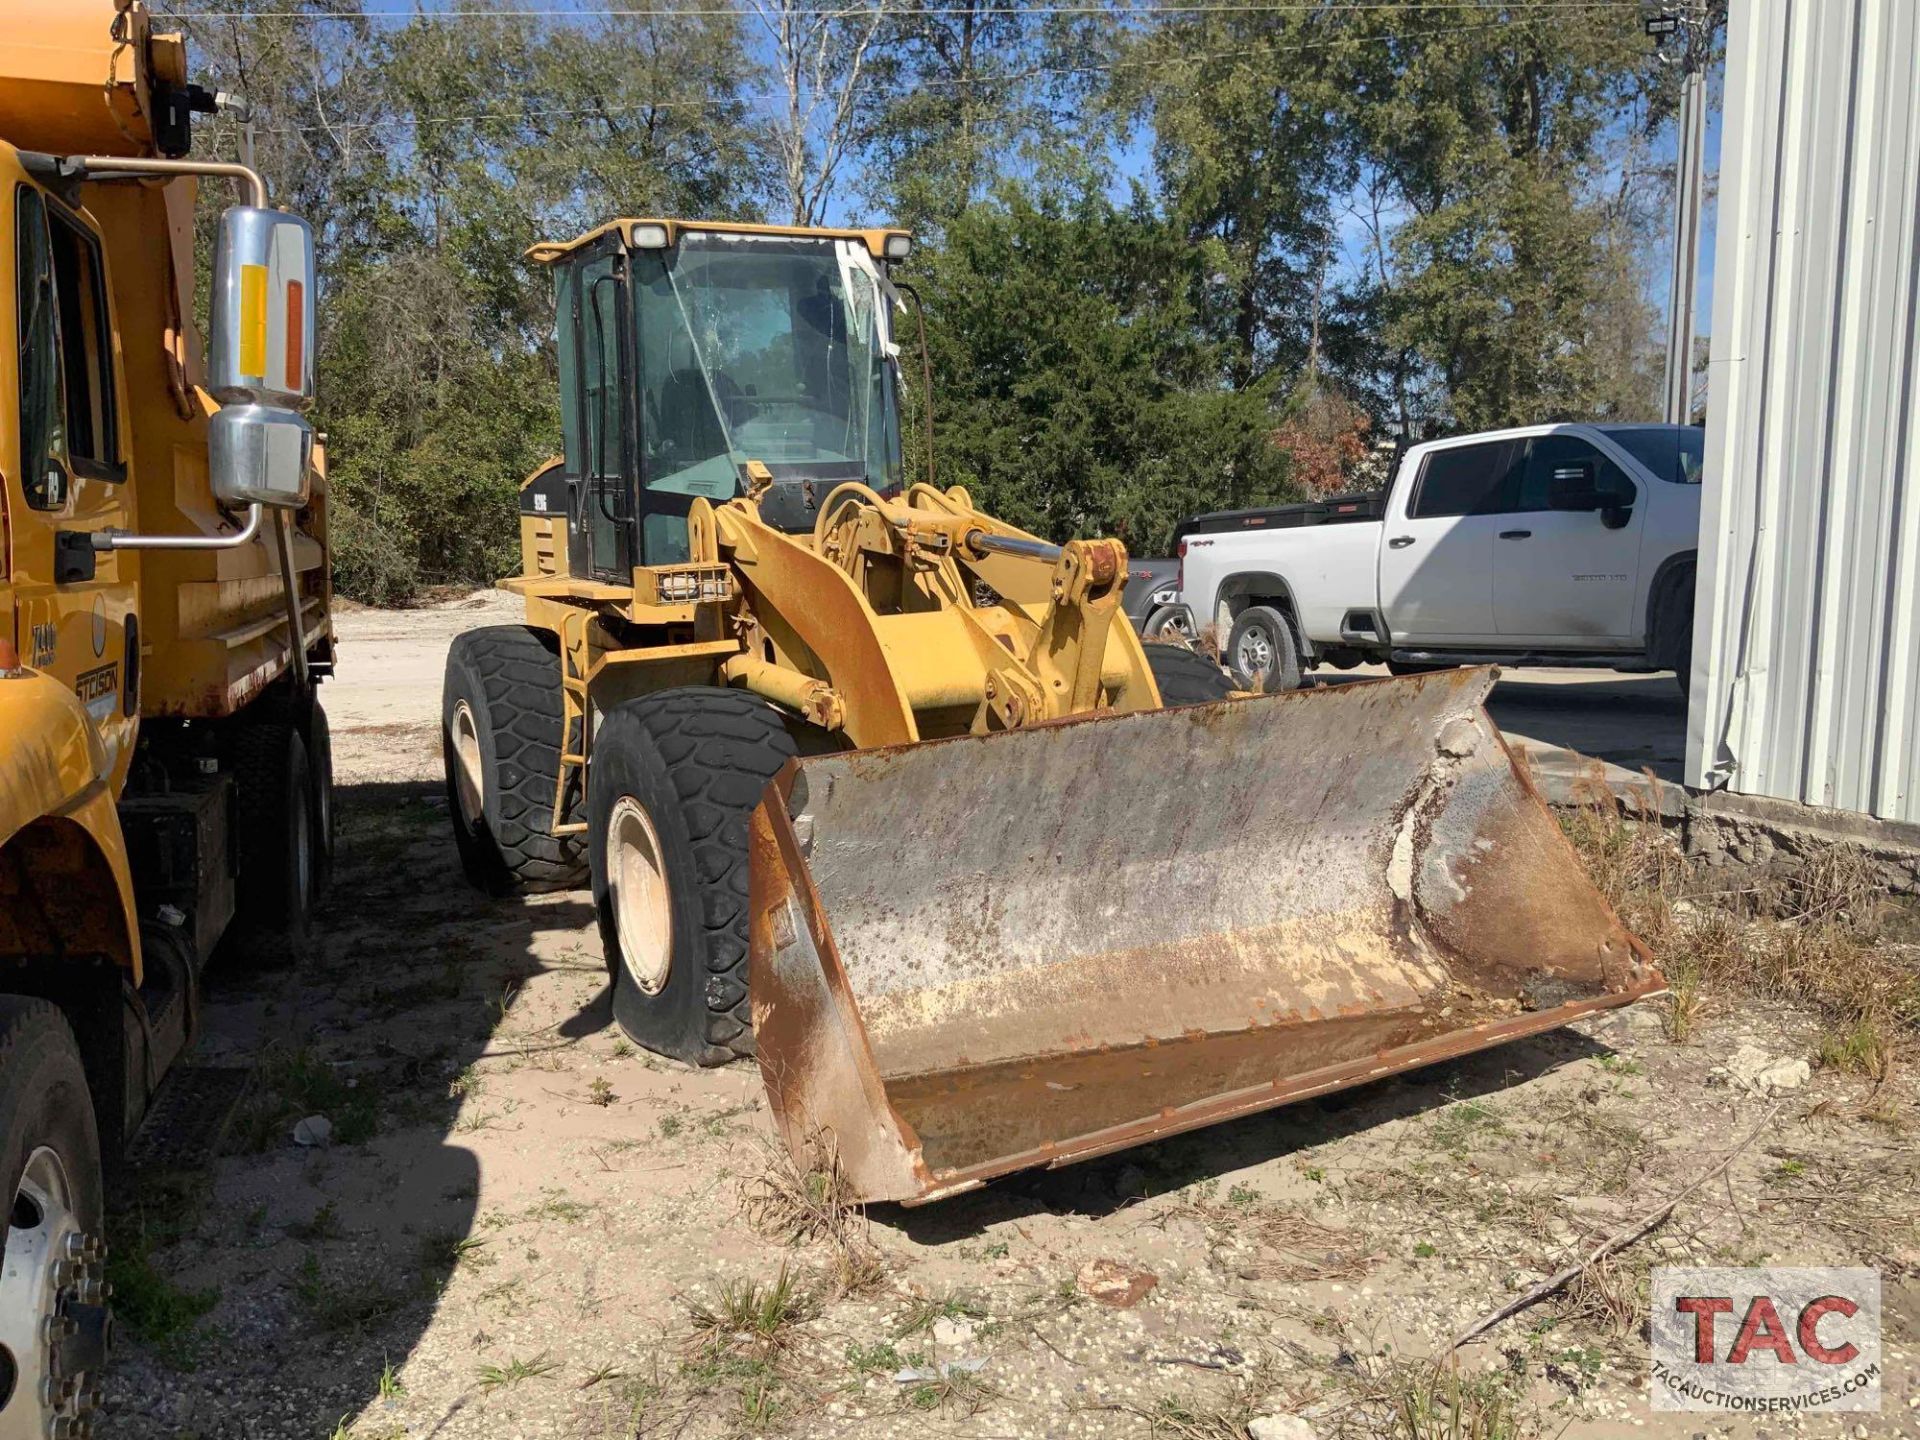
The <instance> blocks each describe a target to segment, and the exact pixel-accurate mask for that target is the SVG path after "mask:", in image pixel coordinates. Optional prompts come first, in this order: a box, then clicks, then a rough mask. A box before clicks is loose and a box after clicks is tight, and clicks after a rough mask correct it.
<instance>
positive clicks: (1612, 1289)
mask: <svg viewBox="0 0 1920 1440" xmlns="http://www.w3.org/2000/svg"><path fill="white" fill-rule="evenodd" d="M1647 1284H1648V1276H1647V1271H1646V1270H1645V1269H1644V1268H1636V1267H1635V1266H1634V1265H1633V1264H1632V1263H1631V1262H1629V1261H1627V1260H1625V1259H1622V1258H1621V1257H1620V1256H1617V1255H1603V1256H1601V1258H1600V1259H1598V1260H1596V1261H1594V1262H1593V1263H1592V1264H1591V1265H1588V1266H1586V1267H1585V1268H1584V1269H1582V1270H1581V1271H1580V1273H1579V1274H1578V1275H1576V1276H1574V1277H1573V1279H1572V1280H1570V1281H1568V1282H1567V1287H1566V1289H1565V1290H1563V1291H1561V1292H1560V1295H1559V1296H1558V1298H1557V1301H1556V1304H1557V1306H1558V1309H1559V1312H1560V1314H1561V1315H1562V1316H1564V1317H1565V1318H1566V1319H1568V1320H1576V1321H1580V1322H1582V1323H1584V1324H1587V1325H1590V1326H1592V1327H1593V1328H1595V1329H1597V1330H1600V1331H1602V1332H1604V1333H1605V1334H1607V1335H1609V1336H1610V1337H1612V1338H1613V1339H1614V1340H1616V1341H1618V1340H1625V1339H1627V1338H1628V1337H1630V1336H1633V1335H1637V1334H1638V1333H1639V1332H1640V1328H1641V1326H1642V1325H1643V1324H1645V1323H1646V1318H1647V1304H1648V1299H1647V1296H1648V1289H1647Z"/></svg>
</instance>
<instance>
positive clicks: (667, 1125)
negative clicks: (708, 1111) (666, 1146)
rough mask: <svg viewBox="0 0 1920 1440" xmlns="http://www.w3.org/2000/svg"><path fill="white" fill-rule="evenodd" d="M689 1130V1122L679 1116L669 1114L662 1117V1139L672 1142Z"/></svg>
mask: <svg viewBox="0 0 1920 1440" xmlns="http://www.w3.org/2000/svg"><path fill="white" fill-rule="evenodd" d="M686 1128H687V1122H686V1121H685V1119H683V1118H682V1117H681V1116H679V1115H674V1114H667V1115H662V1116H661V1117H660V1138H661V1139H662V1140H671V1139H673V1137H674V1136H676V1135H678V1134H679V1133H680V1132H681V1131H682V1130H684V1129H686Z"/></svg>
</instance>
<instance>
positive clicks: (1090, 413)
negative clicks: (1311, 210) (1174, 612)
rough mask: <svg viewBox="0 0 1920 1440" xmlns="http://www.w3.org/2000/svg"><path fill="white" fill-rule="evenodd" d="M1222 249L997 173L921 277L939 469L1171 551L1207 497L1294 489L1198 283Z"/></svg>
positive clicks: (1045, 524) (1055, 516)
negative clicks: (1179, 527) (1210, 327)
mask: <svg viewBox="0 0 1920 1440" xmlns="http://www.w3.org/2000/svg"><path fill="white" fill-rule="evenodd" d="M1216 248H1217V247H1213V246H1210V245H1196V244H1193V243H1191V242H1190V241H1189V240H1188V238H1187V237H1186V236H1185V235H1184V234H1183V233H1182V232H1181V230H1180V228H1179V227H1177V226H1175V225H1172V224H1170V223H1168V222H1166V221H1165V220H1163V219H1161V218H1159V217H1157V216H1155V215H1154V214H1153V213H1152V211H1151V210H1150V208H1149V207H1148V206H1147V205H1146V203H1145V201H1144V199H1142V198H1140V197H1136V200H1135V203H1134V204H1133V205H1132V206H1130V207H1128V208H1124V209H1123V208H1119V207H1116V206H1114V205H1113V204H1111V203H1110V202H1108V201H1107V200H1105V199H1103V198H1101V197H1099V196H1098V195H1088V194H1083V195H1081V196H1080V197H1078V198H1076V199H1072V200H1064V199H1058V198H1039V197H1035V196H1032V195H1028V194H1025V193H1023V192H1021V191H1019V190H1013V189H1003V190H1002V192H1001V193H1000V194H999V195H998V196H997V197H996V198H995V199H993V200H991V201H987V202H983V203H980V204H976V205H973V206H971V207H969V208H968V209H967V210H965V211H963V212H962V213H961V214H960V215H958V216H956V217H955V218H954V219H953V221H952V222H951V223H950V224H949V226H948V227H947V234H946V243H945V245H944V247H942V248H941V249H940V250H938V251H937V252H931V253H929V254H928V255H927V257H926V259H925V260H924V262H923V263H922V265H921V266H920V271H919V274H918V275H917V277H916V279H917V282H918V283H919V284H920V285H921V287H922V290H923V293H924V294H925V297H926V303H927V312H928V323H929V328H930V345H931V349H932V353H933V362H934V373H935V377H936V378H935V385H936V396H935V424H936V454H937V474H938V477H939V480H940V483H942V484H962V485H966V486H967V487H968V488H969V489H970V490H971V491H972V492H973V494H974V496H975V499H976V500H977V501H978V502H979V503H981V504H983V505H984V506H985V507H986V508H987V509H989V510H990V511H992V512H993V513H995V514H998V515H1000V516H1003V517H1004V518H1006V519H1007V520H1009V521H1011V522H1012V523H1014V524H1017V525H1021V526H1024V527H1026V528H1028V529H1030V530H1033V531H1035V532H1036V533H1038V534H1042V535H1047V536H1051V537H1053V538H1055V539H1064V538H1067V537H1070V536H1075V535H1095V534H1102V533H1111V534H1117V535H1119V536H1121V537H1122V538H1123V539H1125V540H1126V542H1127V543H1128V545H1129V546H1130V547H1132V548H1133V549H1134V550H1135V551H1137V552H1138V553H1141V554H1151V553H1164V552H1165V549H1166V547H1167V545H1168V543H1169V541H1170V539H1171V535H1172V531H1173V527H1174V526H1175V525H1176V524H1178V523H1179V521H1180V520H1182V519H1184V518H1185V517H1186V516H1188V515H1191V514H1193V513H1194V512H1196V511H1199V510H1206V509H1214V508H1218V507H1221V506H1233V505H1249V504H1259V503H1266V502H1271V501H1274V500H1278V499H1282V498H1287V497H1289V496H1291V495H1292V494H1293V489H1292V487H1291V485H1290V483H1289V480H1288V477H1287V462H1286V459H1285V457H1284V456H1283V455H1281V454H1280V452H1279V451H1277V450H1275V449H1274V447H1273V446H1272V445H1271V444H1270V443H1269V441H1268V430H1269V428H1270V425H1269V420H1268V414H1267V404H1266V400H1265V398H1264V396H1263V395H1261V394H1259V393H1255V392H1245V391H1239V390H1236V389H1235V388H1234V387H1233V386H1232V385H1231V384H1230V383H1229V378H1228V370H1229V368H1230V366H1231V361H1232V354H1231V351H1230V348H1229V347H1227V346H1226V345H1223V344H1222V343H1221V342H1220V341H1219V340H1218V339H1216V338H1215V337H1213V336H1211V335H1210V334H1208V333H1207V330H1206V328H1205V326H1204V325H1203V324H1202V323H1201V322H1202V319H1203V305H1202V303H1201V302H1202V299H1203V297H1204V296H1205V294H1206V292H1207V291H1208V289H1209V287H1210V286H1211V284H1212V283H1213V275H1214V272H1215V270H1216V268H1217V265H1218V263H1219V256H1218V255H1217V253H1215V250H1216Z"/></svg>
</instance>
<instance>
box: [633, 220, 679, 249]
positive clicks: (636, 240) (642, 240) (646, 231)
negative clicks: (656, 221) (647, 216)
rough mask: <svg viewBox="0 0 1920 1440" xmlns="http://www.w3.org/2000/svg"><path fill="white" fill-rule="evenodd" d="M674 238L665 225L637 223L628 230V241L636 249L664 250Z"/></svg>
mask: <svg viewBox="0 0 1920 1440" xmlns="http://www.w3.org/2000/svg"><path fill="white" fill-rule="evenodd" d="M672 238H673V237H672V236H671V235H669V234H668V233H667V227H666V226H664V225H651V224H649V225H635V226H634V227H633V228H632V229H630V230H629V231H628V232H627V240H628V243H629V244H631V245H632V246H633V248H634V249H636V250H664V249H666V248H667V246H668V245H669V244H671V243H672Z"/></svg>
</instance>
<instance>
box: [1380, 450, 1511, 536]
mask: <svg viewBox="0 0 1920 1440" xmlns="http://www.w3.org/2000/svg"><path fill="white" fill-rule="evenodd" d="M1519 444H1520V442H1516V441H1512V440H1490V441H1487V442H1485V443H1483V444H1479V445H1450V446H1448V447H1447V448H1446V449H1444V450H1435V451H1434V452H1433V453H1431V454H1430V455H1428V456H1427V459H1426V463H1425V464H1424V465H1423V466H1422V467H1421V470H1420V489H1419V491H1418V492H1417V493H1416V494H1415V495H1414V497H1413V505H1412V507H1411V508H1410V509H1409V510H1408V512H1407V515H1408V518H1409V519H1412V520H1430V519H1434V518H1436V517H1441V516H1449V515H1494V514H1498V513H1499V512H1500V511H1501V509H1502V508H1503V504H1502V502H1503V500H1504V498H1505V496H1504V490H1505V486H1506V482H1507V474H1508V472H1509V471H1510V470H1511V469H1512V468H1513V462H1514V452H1515V451H1516V450H1517V449H1518V448H1519Z"/></svg>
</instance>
